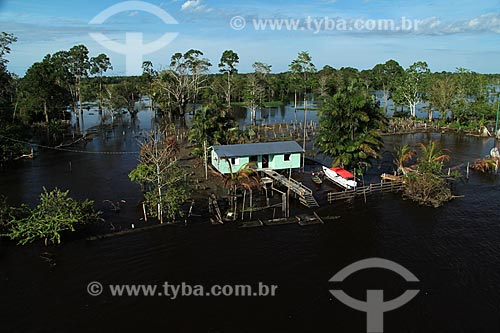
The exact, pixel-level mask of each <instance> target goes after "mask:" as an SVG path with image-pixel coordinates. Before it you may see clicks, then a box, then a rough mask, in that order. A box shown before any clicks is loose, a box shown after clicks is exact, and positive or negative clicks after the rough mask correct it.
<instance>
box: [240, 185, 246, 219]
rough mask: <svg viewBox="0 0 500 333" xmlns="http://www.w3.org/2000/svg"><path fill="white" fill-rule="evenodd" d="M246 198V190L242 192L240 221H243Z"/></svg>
mask: <svg viewBox="0 0 500 333" xmlns="http://www.w3.org/2000/svg"><path fill="white" fill-rule="evenodd" d="M246 198H247V190H245V191H243V206H242V207H241V220H242V221H243V220H244V219H245V201H246Z"/></svg>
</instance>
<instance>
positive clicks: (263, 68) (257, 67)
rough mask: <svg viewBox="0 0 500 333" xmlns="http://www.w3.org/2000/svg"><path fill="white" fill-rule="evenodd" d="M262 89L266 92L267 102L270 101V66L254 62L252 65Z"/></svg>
mask: <svg viewBox="0 0 500 333" xmlns="http://www.w3.org/2000/svg"><path fill="white" fill-rule="evenodd" d="M252 67H253V69H254V71H255V75H256V76H257V78H258V80H259V83H260V84H261V85H262V88H263V89H264V90H265V91H266V92H267V97H268V101H269V102H270V101H271V85H270V84H269V74H271V69H272V67H273V66H272V65H268V64H265V63H263V62H255V63H254V64H253V65H252Z"/></svg>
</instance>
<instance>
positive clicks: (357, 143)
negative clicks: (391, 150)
mask: <svg viewBox="0 0 500 333" xmlns="http://www.w3.org/2000/svg"><path fill="white" fill-rule="evenodd" d="M385 124H386V118H385V116H384V114H383V110H381V109H380V108H379V107H378V105H377V104H376V103H375V102H374V101H373V99H372V98H370V97H369V96H367V95H366V94H364V93H362V92H360V91H359V90H358V89H355V88H352V89H350V90H344V91H340V92H338V93H336V94H335V95H334V96H333V97H330V98H327V99H326V100H325V102H324V104H323V106H322V108H321V111H320V122H319V134H318V137H317V139H316V146H317V147H318V149H319V150H320V151H321V152H322V153H323V154H325V155H327V156H331V157H332V158H333V159H334V166H342V167H345V168H351V169H356V170H357V171H360V172H361V171H362V170H363V169H364V168H365V167H366V166H367V165H368V164H369V161H370V159H374V158H378V157H379V151H380V149H381V148H382V146H383V142H382V140H381V138H380V136H379V135H380V134H379V133H380V129H382V128H383V127H384V126H385Z"/></svg>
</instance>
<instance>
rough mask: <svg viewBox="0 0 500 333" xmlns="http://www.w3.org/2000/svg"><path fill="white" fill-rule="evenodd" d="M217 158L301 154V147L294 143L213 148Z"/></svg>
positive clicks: (267, 143)
mask: <svg viewBox="0 0 500 333" xmlns="http://www.w3.org/2000/svg"><path fill="white" fill-rule="evenodd" d="M212 149H213V150H214V151H215V153H216V154H217V156H219V157H245V156H255V155H268V154H293V153H301V152H302V151H303V150H302V147H300V146H299V144H298V143H297V142H295V141H282V142H265V143H250V144H241V145H230V146H213V147H212Z"/></svg>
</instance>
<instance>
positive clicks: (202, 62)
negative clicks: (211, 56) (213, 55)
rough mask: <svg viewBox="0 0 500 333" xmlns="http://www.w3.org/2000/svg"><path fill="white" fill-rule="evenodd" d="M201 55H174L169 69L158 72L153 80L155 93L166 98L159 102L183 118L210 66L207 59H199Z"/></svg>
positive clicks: (196, 53)
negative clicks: (174, 110)
mask: <svg viewBox="0 0 500 333" xmlns="http://www.w3.org/2000/svg"><path fill="white" fill-rule="evenodd" d="M202 55H203V53H202V52H201V51H198V50H189V51H188V52H186V53H184V54H182V53H175V54H174V55H173V56H172V57H171V59H170V67H169V69H167V70H164V71H162V72H160V73H159V74H158V77H157V78H156V80H155V83H154V86H155V87H156V90H157V92H158V93H159V94H162V95H163V96H164V97H167V98H166V99H162V100H160V102H163V104H164V107H166V108H169V109H170V108H174V109H176V110H177V114H178V115H180V116H184V114H185V111H186V106H187V104H188V103H189V101H193V103H194V101H195V100H196V98H197V96H198V94H199V91H200V88H201V86H202V84H203V83H204V82H205V75H206V73H207V72H208V69H209V67H210V66H211V64H210V62H209V61H208V59H205V58H201V56H202ZM169 104H173V105H169Z"/></svg>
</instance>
